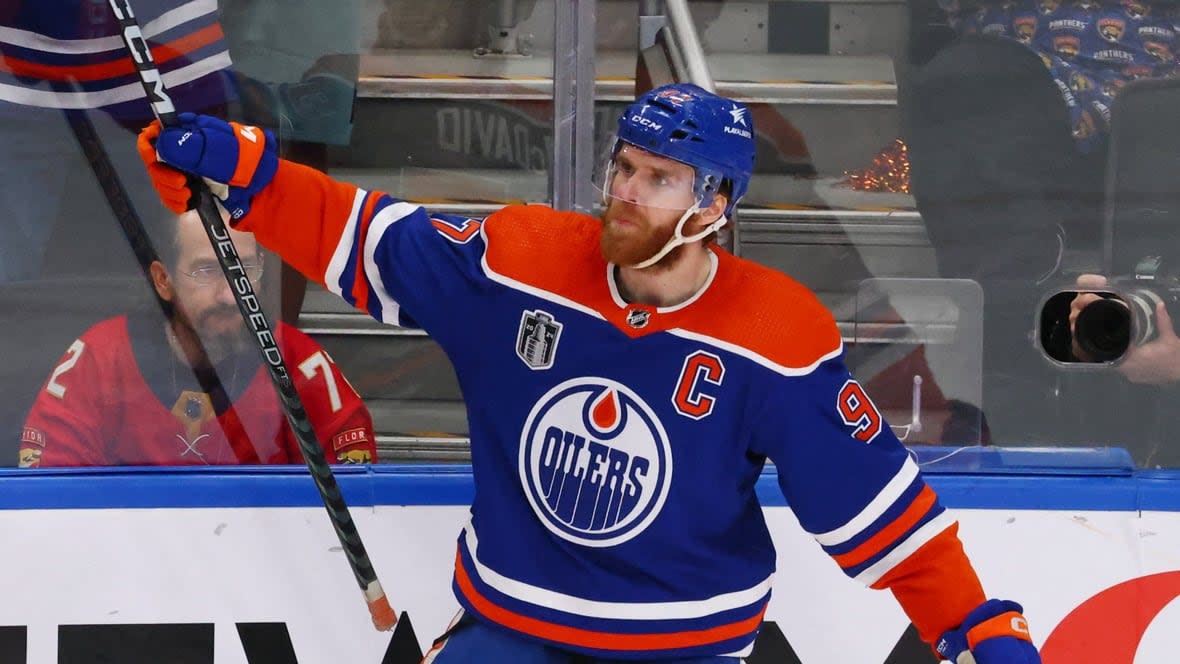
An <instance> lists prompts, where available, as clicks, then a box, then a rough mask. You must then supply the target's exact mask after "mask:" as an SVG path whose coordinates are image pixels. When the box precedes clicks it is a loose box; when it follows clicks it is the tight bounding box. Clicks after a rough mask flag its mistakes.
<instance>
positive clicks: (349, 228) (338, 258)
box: [324, 188, 369, 297]
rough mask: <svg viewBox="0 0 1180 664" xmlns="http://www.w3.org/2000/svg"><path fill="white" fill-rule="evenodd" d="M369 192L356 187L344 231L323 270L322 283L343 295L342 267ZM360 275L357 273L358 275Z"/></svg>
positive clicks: (350, 250) (345, 261)
mask: <svg viewBox="0 0 1180 664" xmlns="http://www.w3.org/2000/svg"><path fill="white" fill-rule="evenodd" d="M368 193H369V192H367V191H365V190H364V189H360V188H358V189H357V190H356V196H354V197H353V199H352V210H351V211H350V212H349V213H348V221H346V222H345V223H344V231H343V232H342V233H341V234H340V239H339V240H338V241H337V242H336V250H335V251H333V252H332V260H330V261H328V269H327V270H325V271H324V285H325V286H327V287H328V290H330V291H332V292H333V293H335V294H337V295H340V296H341V297H343V296H344V289H343V288H342V287H341V286H340V278H341V276H342V275H343V274H344V268H346V267H348V255H349V253H351V252H352V245H353V236H354V235H356V227H357V224H358V223H360V217H361V209H362V207H363V206H364V203H365V195H366V194H368ZM359 276H360V275H357V277H359Z"/></svg>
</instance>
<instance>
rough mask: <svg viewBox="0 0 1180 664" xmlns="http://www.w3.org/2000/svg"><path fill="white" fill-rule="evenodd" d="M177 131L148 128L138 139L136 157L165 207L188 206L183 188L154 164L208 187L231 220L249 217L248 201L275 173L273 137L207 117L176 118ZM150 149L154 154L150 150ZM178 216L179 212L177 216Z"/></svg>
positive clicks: (188, 192)
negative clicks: (177, 122) (142, 164)
mask: <svg viewBox="0 0 1180 664" xmlns="http://www.w3.org/2000/svg"><path fill="white" fill-rule="evenodd" d="M179 119H180V126H178V127H166V128H163V129H161V128H160V125H159V123H158V122H153V123H152V124H150V125H148V126H147V127H146V128H145V129H144V130H143V131H142V132H140V136H139V145H138V147H139V153H140V157H141V158H142V159H143V160H144V162H145V163H146V164H147V166H148V172H149V174H150V175H151V176H152V182H153V184H155V185H156V189H157V190H159V192H160V196H161V198H163V199H164V202H165V204H167V205H168V206H169V207H170V208H173V209H174V210H175V208H176V207H179V206H181V203H180V201H182V200H183V201H185V202H186V203H187V201H189V200H191V198H192V191H191V190H190V189H189V187H188V184H187V183H184V184H181V183H180V181H179V180H177V179H176V177H175V176H174V175H170V174H169V173H168V171H169V170H170V169H166V168H161V166H160V165H159V164H158V163H157V162H156V158H158V159H159V161H161V162H164V163H165V164H167V165H169V166H172V167H173V168H175V169H179V170H181V171H184V172H186V173H190V174H192V175H196V176H199V177H202V178H204V179H205V181H206V182H208V183H209V186H210V190H212V191H213V193H214V195H215V196H217V198H218V199H219V200H220V201H221V204H222V207H224V208H225V209H226V210H227V211H228V212H229V215H230V217H232V218H233V219H241V218H242V217H243V216H245V215H246V213H247V212H249V211H250V201H251V199H253V198H254V195H255V194H257V193H258V192H259V191H261V190H262V188H263V187H265V186H266V185H267V184H268V183H269V182H270V181H271V179H272V178H274V175H275V171H276V170H278V166H279V157H278V145H277V143H276V141H275V138H274V135H273V134H271V133H270V132H269V131H264V130H262V129H259V128H258V127H249V126H245V125H240V124H238V123H236V122H226V121H224V120H221V119H219V118H215V117H212V116H208V115H196V114H193V113H181V114H180V116H179ZM152 148H154V150H153V149H152ZM181 211H182V210H181Z"/></svg>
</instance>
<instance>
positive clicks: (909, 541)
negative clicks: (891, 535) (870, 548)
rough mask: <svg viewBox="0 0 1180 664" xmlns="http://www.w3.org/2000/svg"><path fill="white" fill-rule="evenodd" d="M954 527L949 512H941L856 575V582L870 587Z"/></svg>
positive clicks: (952, 518)
mask: <svg viewBox="0 0 1180 664" xmlns="http://www.w3.org/2000/svg"><path fill="white" fill-rule="evenodd" d="M953 525H955V519H954V517H952V516H951V515H950V513H949V512H943V513H942V514H939V515H938V516H936V517H934V518H933V519H931V520H929V521H927V522H926V525H924V526H922V527H921V528H919V529H917V530H915V531H914V532H913V534H912V535H910V536H909V537H907V538H906V539H905V540H904V541H902V542H901V543H900V544H898V545H897V547H896V548H894V549H893V550H892V551H890V552H889V553H888V554H887V555H886V556H885V557H884V558H882V559H880V560H878V561H877V562H875V563H873V564H872V565H871V566H870V567H869V568H867V569H866V570H864V571H863V572H861V573H860V574H857V575H856V580H857V581H860V582H861V583H863V584H865V585H866V586H871V585H873V584H874V583H876V582H877V581H880V580H881V577H883V576H885V574H886V573H887V572H889V570H891V569H893V568H894V567H897V565H898V564H899V563H901V562H902V561H903V560H905V559H906V558H909V557H910V556H911V555H913V553H914V552H915V551H917V550H918V549H920V548H922V545H923V544H926V543H927V542H929V541H930V540H932V539H934V538H935V537H936V536H937V535H938V534H939V533H941V532H943V531H944V530H946V529H947V528H950V527H951V526H953Z"/></svg>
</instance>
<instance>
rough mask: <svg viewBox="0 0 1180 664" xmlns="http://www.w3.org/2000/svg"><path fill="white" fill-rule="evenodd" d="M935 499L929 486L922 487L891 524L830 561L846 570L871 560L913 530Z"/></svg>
mask: <svg viewBox="0 0 1180 664" xmlns="http://www.w3.org/2000/svg"><path fill="white" fill-rule="evenodd" d="M936 499H937V496H935V495H934V489H931V488H930V487H929V486H926V487H923V489H922V491H921V492H920V493H919V494H918V496H917V497H916V498H914V502H912V503H910V506H909V508H907V509H906V511H905V512H902V513H901V515H900V516H898V517H897V518H896V519H894V520H893V523H890V524H889V525H887V526H885V527H884V528H882V529H881V531H880V532H878V533H877V534H876V535H873V536H872V537H870V538H869V539H867V540H865V541H864V542H863V543H861V545H860V546H858V547H856V548H855V549H853V550H851V551H849V552H848V553H841V554H838V555H835V556H832V559H833V560H835V561H836V563H837V564H838V565H840V567H843V568H844V569H848V568H849V567H855V566H856V565H859V564H861V563H863V562H864V561H866V560H868V559H869V558H872V557H873V556H875V555H877V554H878V553H880V552H881V551H882V550H884V549H885V548H886V547H888V546H889V545H891V544H893V543H894V542H896V541H897V540H898V538H900V537H901V536H902V535H903V534H904V533H905V532H906V531H907V530H909V529H910V528H913V527H914V524H915V523H917V522H918V521H919V520H920V519H921V518H922V517H923V516H926V513H927V512H929V511H930V507H931V506H932V505H934V501H935V500H936Z"/></svg>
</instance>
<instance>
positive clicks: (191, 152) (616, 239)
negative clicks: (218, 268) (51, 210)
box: [139, 84, 1040, 664]
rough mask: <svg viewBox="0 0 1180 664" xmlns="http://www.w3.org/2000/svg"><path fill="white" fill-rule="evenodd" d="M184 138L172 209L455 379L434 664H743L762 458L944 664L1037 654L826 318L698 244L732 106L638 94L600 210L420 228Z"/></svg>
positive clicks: (707, 232) (731, 163)
mask: <svg viewBox="0 0 1180 664" xmlns="http://www.w3.org/2000/svg"><path fill="white" fill-rule="evenodd" d="M182 125H183V126H182V127H180V128H177V129H167V130H163V131H161V130H160V128H159V126H158V125H153V126H152V127H150V128H148V129H147V130H145V131H144V132H143V133H142V134H141V135H140V142H139V147H140V153H141V155H142V156H143V157H144V160H145V162H146V163H147V164H148V170H149V171H150V173H151V175H152V178H153V180H154V182H155V184H156V186H157V188H158V190H159V191H160V193H161V196H162V198H164V200H165V202H166V203H167V204H168V205H169V206H170V207H173V208H174V209H177V210H182V209H184V208H185V207H187V204H188V201H189V200H190V196H191V193H192V192H191V191H189V189H188V186H187V184H186V178H185V175H184V174H183V173H182V172H181V170H183V171H186V172H188V173H193V174H197V175H200V176H203V177H206V178H209V179H211V180H214V181H217V182H222V183H228V184H229V188H228V192H227V194H226V195H225V197H224V199H223V201H222V202H223V204H224V205H225V207H226V208H227V210H228V211H229V213H230V215H231V216H232V217H233V218H234V219H235V220H239V221H238V222H237V225H238V227H239V228H241V229H246V230H250V231H252V232H254V233H256V234H257V236H258V238H259V241H260V242H262V243H263V244H264V245H266V246H268V247H270V248H272V249H274V250H275V251H277V252H279V253H280V254H281V255H282V256H283V257H284V258H285V259H286V260H288V261H289V262H290V263H291V264H292V265H294V266H296V267H297V268H299V269H300V270H302V271H303V272H304V273H306V274H307V275H308V276H309V277H310V278H312V279H315V280H317V281H319V282H320V283H322V284H324V285H325V287H326V288H328V289H329V290H331V291H333V292H335V293H337V294H339V295H340V296H341V297H343V298H344V299H345V300H347V301H348V302H349V303H351V304H353V305H354V306H356V307H358V308H360V309H363V310H365V311H367V312H369V313H370V314H371V315H372V316H373V317H374V318H376V319H377V320H380V321H383V322H385V323H388V324H391V325H414V326H418V327H420V328H422V329H424V330H425V331H427V332H428V333H430V335H431V337H432V338H434V339H435V340H436V341H437V342H438V343H439V344H440V345H441V346H442V348H443V349H444V350H445V351H446V352H447V354H448V356H449V357H450V359H451V361H452V363H453V364H454V366H455V370H456V373H457V375H458V377H459V382H460V384H461V385H462V389H463V393H464V396H465V400H466V403H467V414H468V420H469V423H470V431H471V446H472V464H473V472H474V475H475V483H476V487H477V491H476V498H475V501H474V503H473V505H472V506H471V521H470V522H469V523H468V524H467V525H466V527H465V528H464V529H463V531H462V533H461V534H460V535H459V540H458V552H457V555H456V559H455V575H454V584H453V585H454V590H455V594H456V596H457V597H458V600H459V602H460V604H461V605H462V607H463V609H464V614H463V617H462V618H461V619H460V620H458V621H457V622H456V623H455V624H454V625H452V628H451V629H450V630H448V633H447V635H445V637H446V638H444V639H440V641H439V642H438V643H437V645H436V647H435V649H434V650H432V652H431V653H430V654H429V655H428V656H427V661H433V662H435V663H436V664H456V663H460V662H480V663H487V662H492V663H497V662H537V663H541V662H545V663H550V662H551V663H553V664H565V663H570V662H575V661H590V660H589V659H588V658H593V661H595V662H599V661H614V660H656V661H665V662H669V661H675V662H682V663H683V662H693V663H696V662H736V661H738V660H739V659H740V658H741V657H743V656H745V655H747V654H748V653H750V652H751V649H752V647H753V643H754V639H755V637H756V635H757V632H758V627H759V625H760V623H761V622H762V616H763V613H764V612H765V610H766V606H767V602H768V600H769V597H770V587H771V576H772V573H773V571H774V562H775V551H774V548H773V544H772V542H771V538H770V535H769V533H768V531H767V527H766V523H765V521H764V516H763V512H762V509H761V507H760V506H759V504H758V499H757V497H756V495H755V492H754V487H755V483H756V480H757V478H758V476H759V474H760V473H761V472H762V468H763V464H764V463H765V461H766V460H767V459H771V460H773V461H774V463H775V467H776V468H777V470H778V477H779V483H780V485H781V487H782V490H783V492H784V494H785V495H786V497H787V500H788V502H789V504H790V505H791V507H792V508H793V509H794V511H795V513H796V514H797V515H798V517H799V520H800V522H801V523H802V525H803V527H804V528H805V529H807V530H808V531H809V532H810V533H812V534H813V535H814V536H815V538H816V540H818V542H819V544H820V545H821V546H822V547H823V548H824V550H825V551H827V552H828V553H829V554H830V555H831V556H832V557H833V559H834V560H835V562H836V563H837V564H838V565H839V566H840V567H841V568H842V569H843V570H844V572H845V573H847V574H848V575H849V576H851V577H853V578H855V579H857V580H859V581H861V582H863V583H866V584H868V585H870V586H872V587H874V588H888V589H890V590H891V591H892V592H893V594H894V595H895V596H896V597H897V600H898V601H899V602H900V604H901V606H902V608H903V609H904V610H905V612H906V614H907V615H908V616H909V617H910V619H911V620H912V621H913V623H914V624H915V625H916V626H917V628H918V630H919V632H920V634H921V635H922V637H923V638H924V639H925V640H926V641H927V642H929V643H930V644H932V645H933V646H935V647H936V648H937V649H938V652H939V653H940V654H941V656H942V657H944V658H947V659H951V660H954V661H957V662H958V663H959V664H964V663H965V662H968V661H975V662H977V664H1027V663H1029V662H1039V661H1040V659H1039V657H1038V655H1037V653H1036V649H1035V648H1034V647H1033V645H1032V643H1031V640H1030V637H1029V634H1028V629H1027V625H1026V623H1025V621H1024V618H1023V617H1022V616H1021V613H1020V612H1021V608H1020V606H1019V605H1017V604H1015V603H1014V602H1009V601H1000V600H994V599H993V600H988V599H986V595H985V594H984V592H983V590H982V588H981V585H980V582H979V580H978V579H977V577H976V574H975V572H974V571H973V569H972V567H971V564H970V563H969V561H968V559H967V557H966V555H965V554H964V552H963V548H962V546H961V544H960V541H959V539H958V536H957V529H958V527H957V524H956V522H955V520H954V519H953V518H952V517H951V516H950V514H948V513H947V512H946V511H945V510H944V509H943V507H942V506H941V505H940V504H939V502H938V500H937V498H936V496H935V495H934V493H933V491H932V490H931V489H930V488H929V487H928V486H927V485H926V484H925V482H924V481H923V479H922V476H921V473H920V472H919V471H918V468H917V466H916V465H915V464H914V462H913V461H912V460H910V458H909V457H908V455H907V453H906V450H905V449H904V448H903V447H902V446H901V444H900V443H899V442H898V440H897V439H896V438H895V437H894V436H893V435H892V433H891V432H890V429H889V426H888V425H887V424H886V423H885V422H884V421H883V419H882V417H881V415H880V414H879V413H878V412H877V410H876V408H875V407H874V406H873V403H872V402H871V401H870V400H869V398H868V396H867V395H866V394H865V392H864V390H863V389H862V388H861V386H860V385H859V384H858V383H857V382H856V380H854V379H853V378H852V377H851V376H850V375H849V373H848V371H847V369H846V368H845V366H844V363H843V361H842V356H843V345H842V342H841V337H840V334H839V332H838V330H837V328H836V325H835V322H834V320H833V318H832V316H831V315H830V314H829V313H828V312H827V311H826V310H825V309H824V308H823V306H822V305H821V304H820V303H819V301H818V300H817V299H816V298H815V297H814V295H813V294H812V293H810V292H809V291H808V290H807V289H806V288H804V287H803V286H802V285H800V284H798V283H797V282H795V281H793V280H791V279H789V278H788V277H786V276H784V275H783V274H781V273H779V272H776V271H773V270H770V269H767V268H764V267H761V266H759V265H756V264H753V263H750V262H747V261H744V260H741V259H739V258H736V257H734V256H732V255H730V254H728V253H726V252H725V251H723V250H721V249H720V248H718V247H716V246H714V245H713V244H707V242H708V241H709V240H710V239H711V238H712V235H713V233H714V232H715V231H716V230H717V229H718V228H720V227H721V226H722V225H723V224H724V223H726V219H727V217H728V215H729V214H730V213H731V212H732V210H733V207H734V205H735V204H736V203H737V202H738V200H740V199H741V197H742V195H743V194H744V193H745V192H746V188H747V184H748V182H749V179H750V175H751V171H752V168H753V161H754V143H753V129H752V127H751V126H750V116H749V113H748V111H747V109H746V107H744V106H743V105H741V104H738V103H735V102H733V101H731V100H728V99H725V98H722V97H718V96H715V95H713V94H710V93H708V92H706V91H704V90H702V89H700V88H698V87H695V86H692V85H683V84H678V85H672V86H665V87H662V88H658V89H656V90H653V91H651V92H649V93H647V94H645V95H643V96H642V97H641V98H640V99H638V100H637V101H636V102H635V103H634V104H633V105H631V106H630V107H629V108H627V110H626V111H625V112H624V113H623V115H622V117H621V118H620V119H619V136H618V142H617V144H616V146H615V149H614V151H613V156H612V158H611V163H610V165H609V168H607V169H605V172H606V175H605V177H604V179H603V180H602V188H603V191H604V195H605V203H606V211H605V213H604V214H603V216H602V219H595V218H593V217H589V216H585V215H582V214H578V213H573V212H559V211H556V210H553V209H551V208H548V207H545V206H539V205H530V206H509V207H506V208H504V209H502V210H500V211H498V212H496V213H495V214H492V215H491V216H489V217H488V218H486V219H484V220H477V219H466V218H460V217H454V216H447V215H439V214H431V213H430V212H428V211H427V210H425V209H424V208H422V207H420V206H417V205H414V204H412V203H408V202H404V201H400V200H396V199H394V198H392V197H390V196H387V195H384V194H381V193H378V192H369V191H365V190H361V189H358V188H356V187H354V186H352V185H349V184H344V183H340V182H336V181H334V180H332V179H330V178H327V177H325V176H323V175H321V174H319V173H315V172H313V171H311V170H309V169H306V168H302V167H300V166H298V165H295V164H291V163H287V162H283V161H280V160H278V159H277V158H276V156H275V152H274V146H273V138H271V137H269V136H264V135H263V134H262V133H261V132H259V131H256V130H253V129H251V128H242V127H239V126H233V125H229V124H226V123H224V122H221V121H220V120H216V119H214V118H208V117H201V116H193V115H185V116H182ZM169 165H170V166H169ZM174 168H176V169H181V170H174ZM251 210H253V211H251ZM972 657H973V658H974V659H972Z"/></svg>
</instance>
